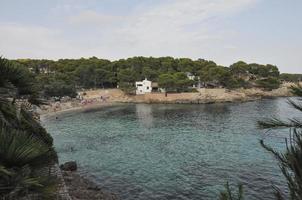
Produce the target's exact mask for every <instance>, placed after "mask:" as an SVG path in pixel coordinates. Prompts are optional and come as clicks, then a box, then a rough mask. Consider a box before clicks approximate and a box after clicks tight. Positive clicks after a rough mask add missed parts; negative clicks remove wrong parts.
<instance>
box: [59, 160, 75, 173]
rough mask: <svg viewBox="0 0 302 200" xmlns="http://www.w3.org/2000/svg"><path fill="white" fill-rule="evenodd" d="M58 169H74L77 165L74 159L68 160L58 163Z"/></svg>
mask: <svg viewBox="0 0 302 200" xmlns="http://www.w3.org/2000/svg"><path fill="white" fill-rule="evenodd" d="M60 169H61V170H63V171H76V170H77V169H78V166H77V163H76V162H75V161H69V162H66V163H64V164H62V165H60Z"/></svg>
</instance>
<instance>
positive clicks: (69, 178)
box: [60, 161, 118, 200]
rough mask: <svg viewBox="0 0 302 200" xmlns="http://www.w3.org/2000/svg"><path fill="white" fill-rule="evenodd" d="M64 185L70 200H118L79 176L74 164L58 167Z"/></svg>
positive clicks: (113, 195) (72, 162)
mask: <svg viewBox="0 0 302 200" xmlns="http://www.w3.org/2000/svg"><path fill="white" fill-rule="evenodd" d="M60 169H61V174H62V176H63V180H62V181H64V185H65V186H66V190H67V192H68V194H69V197H70V198H71V199H72V200H92V199H93V200H118V197H117V196H116V195H115V194H113V193H110V192H106V191H104V190H103V189H101V188H100V187H99V186H97V184H95V183H94V182H92V181H91V180H89V179H88V178H85V177H83V176H81V175H80V174H79V173H78V171H77V165H76V162H74V161H71V162H67V163H64V164H63V165H61V166H60Z"/></svg>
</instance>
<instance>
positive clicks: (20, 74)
mask: <svg viewBox="0 0 302 200" xmlns="http://www.w3.org/2000/svg"><path fill="white" fill-rule="evenodd" d="M0 74H1V79H0V198H1V199H18V198H19V197H24V196H26V195H33V196H36V197H37V196H38V197H41V198H43V199H47V198H49V197H51V196H52V195H54V194H55V190H56V181H55V179H54V178H53V177H52V176H51V175H50V174H49V173H47V172H48V169H49V167H50V166H52V164H53V163H56V162H57V154H56V152H55V150H54V148H53V140H52V137H51V136H50V135H49V134H48V133H47V132H46V130H45V129H44V128H43V127H42V126H41V125H40V123H39V122H38V121H36V119H35V118H34V116H33V114H32V113H31V112H30V109H31V105H32V104H35V105H39V104H41V103H43V102H42V101H41V100H39V98H38V97H39V96H38V91H37V88H36V85H37V83H36V80H35V77H34V76H33V75H32V73H30V71H29V70H28V69H26V68H24V67H22V66H18V65H13V64H11V63H10V62H9V61H8V60H6V59H3V58H0ZM45 171H46V173H45Z"/></svg>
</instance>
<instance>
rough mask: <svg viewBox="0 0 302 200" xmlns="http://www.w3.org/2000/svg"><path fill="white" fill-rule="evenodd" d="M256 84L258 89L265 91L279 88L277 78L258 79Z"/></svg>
mask: <svg viewBox="0 0 302 200" xmlns="http://www.w3.org/2000/svg"><path fill="white" fill-rule="evenodd" d="M256 84H257V85H258V87H261V88H263V89H265V90H273V89H278V88H279V87H280V84H281V83H280V81H279V79H277V78H273V77H270V78H266V79H260V80H257V81H256Z"/></svg>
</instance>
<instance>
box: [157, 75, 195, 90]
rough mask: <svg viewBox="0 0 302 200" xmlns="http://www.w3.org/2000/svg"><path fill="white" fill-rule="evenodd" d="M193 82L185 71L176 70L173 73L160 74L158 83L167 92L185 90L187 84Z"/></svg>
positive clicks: (190, 84) (189, 84)
mask: <svg viewBox="0 0 302 200" xmlns="http://www.w3.org/2000/svg"><path fill="white" fill-rule="evenodd" d="M193 82H194V81H193V80H190V79H189V78H188V77H187V75H186V74H185V73H183V72H177V73H174V74H171V73H167V74H161V75H160V76H159V81H158V84H159V86H160V87H161V88H165V90H166V91H167V92H171V91H177V92H185V91H187V90H188V87H189V86H192V85H193Z"/></svg>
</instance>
